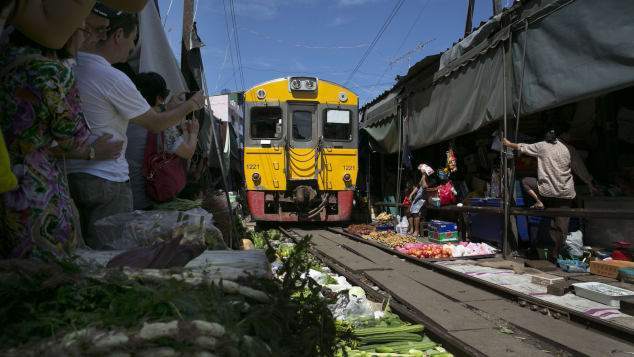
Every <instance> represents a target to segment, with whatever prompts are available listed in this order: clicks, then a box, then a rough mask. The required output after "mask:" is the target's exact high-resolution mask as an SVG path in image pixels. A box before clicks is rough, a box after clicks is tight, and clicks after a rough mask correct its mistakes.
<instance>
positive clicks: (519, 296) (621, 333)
mask: <svg viewBox="0 0 634 357" xmlns="http://www.w3.org/2000/svg"><path fill="white" fill-rule="evenodd" d="M325 229H326V230H328V231H330V232H333V233H337V234H340V235H343V236H345V237H348V238H350V239H352V240H354V241H357V242H361V243H364V244H368V245H371V246H373V247H376V248H379V249H381V250H383V251H385V252H388V253H391V254H394V255H397V256H398V257H400V258H403V259H406V260H407V261H409V262H412V263H414V264H416V265H419V266H422V267H425V268H428V269H430V270H433V271H436V272H439V273H441V274H443V275H446V276H449V277H452V278H456V279H458V280H460V281H462V282H465V283H468V284H469V285H472V286H475V287H479V288H482V287H486V289H487V291H489V292H493V293H495V294H497V295H500V296H503V297H506V298H507V299H510V300H515V301H526V302H528V303H530V304H533V305H537V306H541V307H545V308H548V309H549V310H552V311H555V312H564V313H565V314H567V315H568V317H569V319H570V321H573V322H576V323H579V324H582V325H584V326H587V327H590V328H593V329H595V330H597V331H600V332H603V333H606V334H609V335H611V336H614V337H618V338H620V339H623V340H625V341H632V340H634V330H633V329H631V328H628V327H626V326H621V325H616V324H613V323H610V322H609V321H605V320H602V319H599V318H596V317H594V316H590V315H586V314H584V313H582V312H579V311H576V310H573V309H570V308H567V307H564V306H560V305H557V304H554V303H551V302H548V301H544V300H540V299H538V298H535V297H533V296H531V295H528V294H524V293H521V292H518V291H515V290H512V289H509V288H506V287H504V286H501V285H497V284H494V283H491V282H488V281H485V280H482V279H478V278H476V277H472V276H470V275H467V274H464V273H461V272H459V271H456V270H453V269H450V268H448V267H445V266H442V265H438V264H434V262H437V261H439V260H422V259H419V258H416V257H413V256H410V255H407V254H404V253H401V252H399V251H397V250H394V249H391V248H389V247H387V246H384V245H382V244H380V243H378V242H374V241H371V240H368V239H364V238H361V237H359V236H356V235H354V234H351V233H348V232H344V231H340V230H336V229H333V228H330V227H328V228H325ZM472 258H473V257H472Z"/></svg>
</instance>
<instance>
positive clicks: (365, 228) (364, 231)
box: [348, 224, 376, 236]
mask: <svg viewBox="0 0 634 357" xmlns="http://www.w3.org/2000/svg"><path fill="white" fill-rule="evenodd" d="M374 231H376V228H375V227H374V226H372V225H369V224H351V225H350V226H348V232H350V233H352V234H356V235H359V236H365V235H368V234H370V233H372V232H374Z"/></svg>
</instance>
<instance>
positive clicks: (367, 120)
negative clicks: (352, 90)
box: [361, 91, 398, 127]
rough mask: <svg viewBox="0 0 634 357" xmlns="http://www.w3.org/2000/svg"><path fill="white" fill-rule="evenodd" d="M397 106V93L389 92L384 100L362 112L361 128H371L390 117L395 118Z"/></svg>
mask: <svg viewBox="0 0 634 357" xmlns="http://www.w3.org/2000/svg"><path fill="white" fill-rule="evenodd" d="M397 106H398V103H397V92H396V91H391V92H389V93H388V94H387V95H386V96H385V98H383V99H381V100H379V101H378V102H377V103H375V104H373V105H371V106H369V107H367V108H366V109H365V110H364V112H363V123H361V125H362V126H363V127H367V126H372V125H375V124H377V123H379V122H381V121H384V120H385V119H388V118H390V117H395V116H396V111H397Z"/></svg>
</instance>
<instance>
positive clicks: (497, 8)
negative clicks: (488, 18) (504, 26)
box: [492, 0, 502, 16]
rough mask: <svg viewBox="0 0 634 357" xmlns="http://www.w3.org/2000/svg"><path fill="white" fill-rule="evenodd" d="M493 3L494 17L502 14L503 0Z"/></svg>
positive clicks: (495, 0)
mask: <svg viewBox="0 0 634 357" xmlns="http://www.w3.org/2000/svg"><path fill="white" fill-rule="evenodd" d="M492 1H493V16H495V15H497V14H499V13H500V12H502V0H492Z"/></svg>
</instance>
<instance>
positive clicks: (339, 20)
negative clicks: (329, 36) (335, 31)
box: [326, 16, 350, 27]
mask: <svg viewBox="0 0 634 357" xmlns="http://www.w3.org/2000/svg"><path fill="white" fill-rule="evenodd" d="M348 23H350V19H348V18H346V17H343V16H337V17H335V18H334V19H332V21H330V22H329V23H327V24H326V26H328V27H339V26H342V25H346V24H348Z"/></svg>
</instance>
